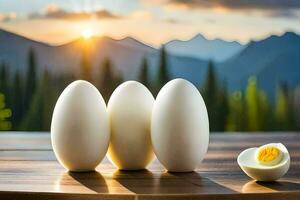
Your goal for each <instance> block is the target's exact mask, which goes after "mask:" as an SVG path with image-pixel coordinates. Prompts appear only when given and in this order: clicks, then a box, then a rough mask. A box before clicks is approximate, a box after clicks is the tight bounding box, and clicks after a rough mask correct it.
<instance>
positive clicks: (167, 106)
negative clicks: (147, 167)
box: [151, 79, 209, 172]
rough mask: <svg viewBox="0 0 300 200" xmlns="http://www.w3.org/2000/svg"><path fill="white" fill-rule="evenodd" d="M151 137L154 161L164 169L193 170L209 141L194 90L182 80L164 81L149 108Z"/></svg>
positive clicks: (205, 119)
mask: <svg viewBox="0 0 300 200" xmlns="http://www.w3.org/2000/svg"><path fill="white" fill-rule="evenodd" d="M151 139H152V145H153V149H154V152H155V154H156V156H157V158H158V160H159V161H160V162H161V163H162V164H163V165H164V167H165V168H166V169H167V170H168V171H174V172H188V171H193V170H195V169H196V167H197V166H198V165H199V164H200V163H201V161H202V160H203V158H204V156H205V154H206V152H207V148H208V142H209V121H208V114H207V110H206V106H205V103H204V100H203V98H202V96H201V94H200V93H199V91H198V89H197V88H196V87H195V86H194V85H193V84H192V83H190V82H188V81H186V80H184V79H174V80H172V81H170V82H168V83H167V84H166V85H165V86H164V87H163V88H162V89H161V90H160V92H159V94H158V96H157V98H156V101H155V103H154V106H153V111H152V122H151Z"/></svg>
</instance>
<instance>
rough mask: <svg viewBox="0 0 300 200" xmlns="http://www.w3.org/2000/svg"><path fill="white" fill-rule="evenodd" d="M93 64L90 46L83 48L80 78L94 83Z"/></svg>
mask: <svg viewBox="0 0 300 200" xmlns="http://www.w3.org/2000/svg"><path fill="white" fill-rule="evenodd" d="M91 70H92V64H91V59H90V49H89V48H88V46H86V45H85V46H83V47H82V54H81V72H80V78H81V79H83V80H87V81H90V82H91V81H92V75H91Z"/></svg>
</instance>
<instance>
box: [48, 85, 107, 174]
mask: <svg viewBox="0 0 300 200" xmlns="http://www.w3.org/2000/svg"><path fill="white" fill-rule="evenodd" d="M109 138H110V131H109V121H108V115H107V110H106V105H105V102H104V100H103V98H102V96H101V94H100V93H99V91H98V90H97V88H96V87H95V86H93V85H92V84H91V83H89V82H87V81H83V80H78V81H74V82H73V83H71V84H70V85H69V86H67V87H66V88H65V90H64V91H63V92H62V94H61V95H60V97H59V98H58V100H57V103H56V105H55V108H54V111H53V116H52V122H51V142H52V147H53V150H54V153H55V155H56V157H57V159H58V161H59V162H60V163H61V164H62V165H63V166H64V167H65V168H66V169H68V170H70V171H90V170H94V169H95V167H96V166H97V165H98V164H99V163H100V162H101V160H102V159H103V158H104V156H105V154H106V152H107V149H108V144H109Z"/></svg>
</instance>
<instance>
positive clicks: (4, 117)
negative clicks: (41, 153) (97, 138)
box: [0, 46, 300, 132]
mask: <svg viewBox="0 0 300 200" xmlns="http://www.w3.org/2000/svg"><path fill="white" fill-rule="evenodd" d="M159 53H160V54H159V61H158V63H157V66H158V68H157V69H158V70H157V75H156V77H155V79H150V74H149V70H150V69H149V62H148V60H147V57H144V58H143V59H142V61H141V66H140V72H139V75H138V77H137V79H138V81H140V82H142V83H143V84H144V85H145V86H147V87H148V88H149V89H150V90H151V92H152V93H153V94H154V95H156V94H157V93H158V91H159V90H160V88H161V87H162V86H163V85H164V84H165V83H166V82H168V81H169V80H170V79H171V72H170V71H169V67H168V65H169V64H168V58H167V57H168V55H167V52H166V50H165V47H164V46H162V48H161V49H160V52H159ZM113 65H114V64H113V63H112V61H111V60H110V59H109V58H106V59H105V60H104V61H103V63H101V64H100V66H98V69H97V70H92V62H91V60H90V59H89V54H88V52H86V51H85V50H84V51H83V53H82V57H81V71H80V74H79V75H78V76H71V75H53V74H51V73H49V72H48V71H39V66H37V63H36V57H35V52H34V51H33V50H32V49H31V50H30V51H29V52H28V61H27V67H26V70H25V71H22V72H21V71H17V72H11V71H9V66H8V65H6V64H5V63H2V64H0V130H16V131H18V130H22V131H49V130H50V123H51V117H52V112H53V108H54V106H55V103H56V100H57V98H58V97H59V95H60V93H61V92H62V91H63V89H64V88H65V87H66V86H67V85H68V84H69V83H71V82H72V81H74V80H76V79H85V80H88V81H90V82H92V83H93V84H94V85H95V86H96V87H97V88H98V89H99V91H100V92H101V94H102V95H103V97H104V99H105V101H106V102H107V101H108V100H109V97H110V95H111V93H112V92H113V91H114V89H115V88H116V87H117V86H118V85H119V84H121V83H122V82H123V81H124V80H123V78H122V76H121V75H120V73H118V72H117V71H116V70H115V68H114V66H113ZM95 73H96V74H95ZM199 76H200V74H199ZM199 91H200V92H201V94H202V96H203V98H204V100H205V103H206V106H207V110H208V114H209V121H210V129H211V131H220V132H222V131H280V130H285V131H287V130H288V131H293V130H299V129H300V124H299V115H298V112H297V110H296V109H294V107H293V101H292V100H293V96H292V95H291V94H293V93H292V91H290V90H289V89H288V87H287V85H286V84H284V83H283V84H280V85H278V88H277V93H276V99H275V101H274V102H275V103H271V102H270V101H269V99H268V98H267V96H266V94H265V93H264V91H262V90H261V89H260V88H259V87H258V83H257V80H256V78H255V77H250V78H249V80H248V85H247V87H246V88H245V90H244V91H234V92H229V91H228V90H227V87H226V83H225V82H220V81H219V79H218V78H217V75H216V72H215V67H214V63H213V62H209V65H208V70H207V74H206V80H204V82H203V84H201V86H199ZM297 115H298V116H297Z"/></svg>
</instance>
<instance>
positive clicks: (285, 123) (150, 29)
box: [0, 0, 300, 132]
mask: <svg viewBox="0 0 300 200" xmlns="http://www.w3.org/2000/svg"><path fill="white" fill-rule="evenodd" d="M299 33H300V1H298V0H285V1H281V0H273V1H269V0H252V1H248V0H237V1H231V0H215V1H208V0H154V1H150V0H127V1H125V0H66V1H58V0H56V1H53V0H52V1H51V0H26V1H22V0H10V1H7V0H0V93H1V94H0V130H13V131H16V130H17V131H20V130H21V131H48V130H49V127H50V123H51V116H52V111H53V108H54V105H55V102H56V100H57V98H58V96H59V94H60V93H61V92H62V90H63V89H64V88H65V87H66V86H67V85H68V84H69V83H70V82H72V81H74V80H76V79H85V80H88V81H90V82H92V83H93V84H94V85H95V86H96V87H97V88H98V89H99V90H100V92H101V93H102V95H103V97H104V99H105V100H106V102H107V101H108V99H109V97H110V95H111V93H112V91H113V90H114V89H115V88H116V86H117V85H118V84H120V83H122V82H124V81H126V80H138V81H140V82H142V83H143V84H144V85H146V86H147V87H148V88H149V89H150V90H151V92H152V93H153V95H154V96H156V95H157V93H158V91H159V89H160V88H161V87H162V86H163V85H164V84H165V83H166V82H167V81H169V80H171V79H173V78H177V77H181V78H185V79H187V80H189V81H191V82H192V83H193V84H194V85H195V86H196V87H198V88H199V91H200V92H201V94H202V96H203V97H204V99H205V102H206V106H207V109H208V112H209V119H210V128H211V131H221V132H223V131H251V132H257V131H265V132H268V131H299V130H300V35H298V34H299Z"/></svg>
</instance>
